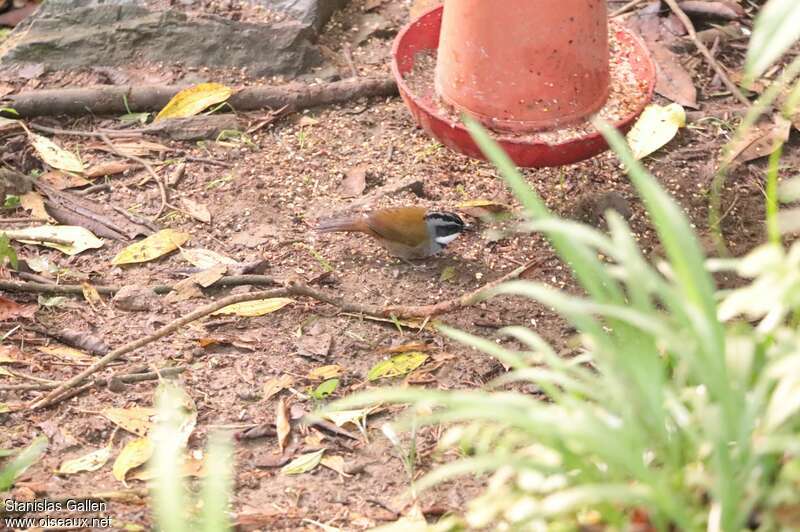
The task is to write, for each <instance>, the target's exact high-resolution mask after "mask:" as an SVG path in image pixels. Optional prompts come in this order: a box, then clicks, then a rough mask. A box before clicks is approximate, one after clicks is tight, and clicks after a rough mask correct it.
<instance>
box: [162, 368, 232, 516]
mask: <svg viewBox="0 0 800 532" xmlns="http://www.w3.org/2000/svg"><path fill="white" fill-rule="evenodd" d="M187 402H189V403H190V402H191V400H188V398H187V396H186V395H185V392H183V390H181V389H180V388H178V387H177V386H175V385H174V384H171V383H169V382H168V381H164V382H162V383H161V385H160V386H159V390H158V393H157V398H156V407H157V409H158V422H157V424H156V426H155V427H154V430H153V434H152V439H153V444H154V447H155V452H154V454H153V463H152V467H153V470H154V471H155V472H156V476H155V483H154V486H153V513H154V516H155V521H156V523H157V526H158V529H159V530H162V531H165V532H184V531H187V530H190V529H193V528H197V527H199V529H200V530H203V531H207V532H220V531H225V530H232V526H231V523H230V520H229V518H228V514H227V511H228V504H229V499H230V492H231V488H232V482H231V471H232V467H233V463H232V452H231V448H230V442H229V439H228V438H227V437H225V436H223V435H221V434H213V435H211V436H210V437H209V443H208V448H207V452H206V461H205V471H206V472H205V479H204V481H203V483H202V487H201V489H200V497H199V499H198V500H193V498H190V497H189V495H188V494H187V492H186V489H185V487H184V483H183V480H182V478H183V453H184V451H185V446H186V441H187V440H188V438H189V434H190V433H191V431H192V429H193V428H194V423H195V420H196V418H195V417H193V416H192V415H191V414H190V413H189V412H187V408H186V405H187ZM194 416H196V412H195V413H194ZM198 507H199V515H197V516H195V515H193V514H195V513H196V512H194V511H193V510H194V509H195V508H198ZM187 514H189V515H188V516H187Z"/></svg>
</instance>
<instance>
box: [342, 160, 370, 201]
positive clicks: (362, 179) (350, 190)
mask: <svg viewBox="0 0 800 532" xmlns="http://www.w3.org/2000/svg"><path fill="white" fill-rule="evenodd" d="M365 188H367V167H366V166H355V167H353V168H351V169H350V170H349V171H348V172H347V175H346V176H345V178H344V179H343V180H342V184H341V185H340V186H339V194H340V195H341V196H342V197H343V198H355V197H358V196H360V195H361V194H363V193H364V189H365Z"/></svg>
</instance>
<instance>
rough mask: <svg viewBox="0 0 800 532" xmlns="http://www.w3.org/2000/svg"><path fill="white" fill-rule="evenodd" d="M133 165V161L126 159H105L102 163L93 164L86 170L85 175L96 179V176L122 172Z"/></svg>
mask: <svg viewBox="0 0 800 532" xmlns="http://www.w3.org/2000/svg"><path fill="white" fill-rule="evenodd" d="M132 167H133V165H132V164H131V163H128V162H125V161H104V162H102V163H97V164H93V165H92V166H91V167H89V169H88V170H86V172H84V175H85V176H86V177H89V178H92V179H94V178H95V177H104V176H109V175H116V174H121V173H123V172H125V171H126V170H128V169H129V168H132Z"/></svg>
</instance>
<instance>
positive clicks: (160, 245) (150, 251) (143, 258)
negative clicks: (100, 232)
mask: <svg viewBox="0 0 800 532" xmlns="http://www.w3.org/2000/svg"><path fill="white" fill-rule="evenodd" d="M189 238H191V236H190V235H189V234H188V233H182V232H180V231H175V230H174V229H162V230H161V231H159V232H158V233H155V234H152V235H150V236H148V237H147V238H145V239H144V240H142V241H140V242H136V243H135V244H131V245H130V246H128V247H126V248H125V249H123V250H122V251H120V252H119V253H118V254H117V256H116V257H114V260H112V261H111V264H113V265H115V266H118V265H120V264H135V263H139V262H147V261H150V260H154V259H157V258H159V257H161V256H163V255H166V254H167V253H170V252H172V251H175V250H176V249H178V248H179V247H180V246H182V245H183V244H185V243H186V241H187V240H189Z"/></svg>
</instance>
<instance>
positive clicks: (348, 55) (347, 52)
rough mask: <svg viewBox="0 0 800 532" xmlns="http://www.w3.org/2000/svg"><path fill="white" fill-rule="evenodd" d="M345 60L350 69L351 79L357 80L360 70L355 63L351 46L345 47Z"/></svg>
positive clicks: (346, 45)
mask: <svg viewBox="0 0 800 532" xmlns="http://www.w3.org/2000/svg"><path fill="white" fill-rule="evenodd" d="M344 59H345V61H347V68H349V69H350V75H351V77H354V78H357V77H358V69H357V68H356V64H355V63H354V62H353V51H352V50H351V49H350V45H349V44H345V45H344Z"/></svg>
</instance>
